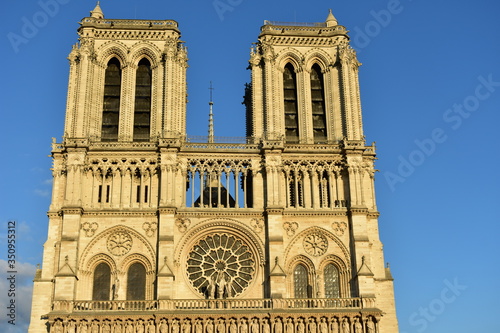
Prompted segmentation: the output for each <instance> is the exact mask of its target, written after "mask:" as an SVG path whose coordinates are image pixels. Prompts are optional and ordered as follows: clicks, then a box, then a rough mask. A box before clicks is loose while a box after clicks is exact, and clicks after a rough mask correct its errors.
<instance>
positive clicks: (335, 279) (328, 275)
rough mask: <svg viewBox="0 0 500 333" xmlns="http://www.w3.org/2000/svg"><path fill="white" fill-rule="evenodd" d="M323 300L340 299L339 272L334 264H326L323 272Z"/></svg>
mask: <svg viewBox="0 0 500 333" xmlns="http://www.w3.org/2000/svg"><path fill="white" fill-rule="evenodd" d="M323 279H324V288H325V298H338V297H340V282H339V270H338V269H337V267H336V266H335V265H334V264H328V265H326V266H325V269H324V270H323Z"/></svg>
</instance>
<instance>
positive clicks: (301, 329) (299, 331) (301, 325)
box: [297, 318, 306, 333]
mask: <svg viewBox="0 0 500 333" xmlns="http://www.w3.org/2000/svg"><path fill="white" fill-rule="evenodd" d="M305 331H306V325H305V324H304V320H303V319H302V318H299V323H298V324H297V333H304V332H305Z"/></svg>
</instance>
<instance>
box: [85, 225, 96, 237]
mask: <svg viewBox="0 0 500 333" xmlns="http://www.w3.org/2000/svg"><path fill="white" fill-rule="evenodd" d="M97 228H99V224H97V222H92V223H91V222H84V223H82V230H83V231H85V236H87V237H92V236H94V234H95V232H96V230H97Z"/></svg>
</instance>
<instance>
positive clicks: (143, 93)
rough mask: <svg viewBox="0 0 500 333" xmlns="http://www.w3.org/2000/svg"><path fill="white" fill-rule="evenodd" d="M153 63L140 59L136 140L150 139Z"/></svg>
mask: <svg viewBox="0 0 500 333" xmlns="http://www.w3.org/2000/svg"><path fill="white" fill-rule="evenodd" d="M151 79H152V76H151V65H150V63H149V61H148V60H147V59H145V58H144V59H142V60H141V61H139V66H138V67H137V72H136V81H135V104H134V134H133V140H134V141H149V138H150V122H151Z"/></svg>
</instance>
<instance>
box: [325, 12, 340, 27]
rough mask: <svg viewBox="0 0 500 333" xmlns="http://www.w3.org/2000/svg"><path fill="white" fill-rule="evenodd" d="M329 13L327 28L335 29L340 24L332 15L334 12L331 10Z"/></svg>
mask: <svg viewBox="0 0 500 333" xmlns="http://www.w3.org/2000/svg"><path fill="white" fill-rule="evenodd" d="M329 11H330V12H329V13H328V17H327V18H326V21H325V22H326V26H327V27H334V26H336V25H338V24H339V23H338V22H337V19H336V18H335V16H333V14H332V10H331V9H329Z"/></svg>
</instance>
